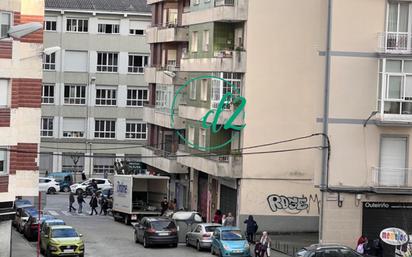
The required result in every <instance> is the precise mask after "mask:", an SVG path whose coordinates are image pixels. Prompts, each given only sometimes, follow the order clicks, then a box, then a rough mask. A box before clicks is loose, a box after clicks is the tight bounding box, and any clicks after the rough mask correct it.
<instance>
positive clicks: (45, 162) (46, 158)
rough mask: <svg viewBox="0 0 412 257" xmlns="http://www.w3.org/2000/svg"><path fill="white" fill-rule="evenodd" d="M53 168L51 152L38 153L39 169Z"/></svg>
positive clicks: (48, 169) (50, 169) (49, 169)
mask: <svg viewBox="0 0 412 257" xmlns="http://www.w3.org/2000/svg"><path fill="white" fill-rule="evenodd" d="M46 170H47V171H52V170H53V153H42V154H40V160H39V171H46Z"/></svg>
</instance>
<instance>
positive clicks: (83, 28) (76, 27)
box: [66, 18, 89, 32]
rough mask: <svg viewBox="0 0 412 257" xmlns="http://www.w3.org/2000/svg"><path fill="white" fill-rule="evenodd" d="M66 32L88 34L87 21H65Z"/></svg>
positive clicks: (78, 19) (72, 19)
mask: <svg viewBox="0 0 412 257" xmlns="http://www.w3.org/2000/svg"><path fill="white" fill-rule="evenodd" d="M66 31H71V32H88V31H89V21H88V20H87V19H81V18H70V19H67V24H66Z"/></svg>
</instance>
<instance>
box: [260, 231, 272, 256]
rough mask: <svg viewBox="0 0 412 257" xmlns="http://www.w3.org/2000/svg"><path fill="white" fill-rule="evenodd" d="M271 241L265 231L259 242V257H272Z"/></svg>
mask: <svg viewBox="0 0 412 257" xmlns="http://www.w3.org/2000/svg"><path fill="white" fill-rule="evenodd" d="M271 242H272V241H271V239H270V237H269V234H268V232H267V231H263V233H262V237H261V238H260V240H259V243H260V249H259V257H265V255H266V256H267V257H270V243H271Z"/></svg>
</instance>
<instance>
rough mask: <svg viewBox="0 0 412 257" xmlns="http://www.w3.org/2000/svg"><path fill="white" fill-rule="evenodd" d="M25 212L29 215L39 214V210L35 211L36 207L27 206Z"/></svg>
mask: <svg viewBox="0 0 412 257" xmlns="http://www.w3.org/2000/svg"><path fill="white" fill-rule="evenodd" d="M26 212H27V213H28V214H29V215H30V216H37V215H39V212H38V211H37V209H35V208H27V209H26Z"/></svg>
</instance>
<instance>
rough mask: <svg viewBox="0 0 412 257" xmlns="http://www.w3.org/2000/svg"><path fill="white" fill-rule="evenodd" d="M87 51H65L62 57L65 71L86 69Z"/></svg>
mask: <svg viewBox="0 0 412 257" xmlns="http://www.w3.org/2000/svg"><path fill="white" fill-rule="evenodd" d="M87 60H88V58H87V52H83V51H66V53H65V58H64V70H65V71H83V72H84V71H87Z"/></svg>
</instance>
